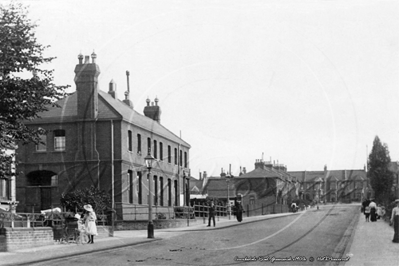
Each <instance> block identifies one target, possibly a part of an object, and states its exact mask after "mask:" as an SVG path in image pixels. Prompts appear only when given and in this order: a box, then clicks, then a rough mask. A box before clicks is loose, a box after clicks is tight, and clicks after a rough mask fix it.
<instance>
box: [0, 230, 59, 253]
mask: <svg viewBox="0 0 399 266" xmlns="http://www.w3.org/2000/svg"><path fill="white" fill-rule="evenodd" d="M53 244H54V240H53V230H52V228H51V227H43V228H1V229H0V252H4V251H10V250H18V249H23V248H29V247H38V246H47V245H53Z"/></svg>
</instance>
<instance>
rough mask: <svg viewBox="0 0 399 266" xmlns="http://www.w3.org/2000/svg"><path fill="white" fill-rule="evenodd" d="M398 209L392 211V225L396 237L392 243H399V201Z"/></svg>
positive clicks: (398, 202)
mask: <svg viewBox="0 0 399 266" xmlns="http://www.w3.org/2000/svg"><path fill="white" fill-rule="evenodd" d="M395 204H396V207H395V208H393V209H392V216H391V224H392V225H393V230H394V235H393V239H392V242H394V243H399V199H397V200H395Z"/></svg>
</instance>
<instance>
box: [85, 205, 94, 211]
mask: <svg viewBox="0 0 399 266" xmlns="http://www.w3.org/2000/svg"><path fill="white" fill-rule="evenodd" d="M83 208H84V209H85V210H86V211H88V212H94V210H93V207H91V205H90V204H87V205H84V206H83Z"/></svg>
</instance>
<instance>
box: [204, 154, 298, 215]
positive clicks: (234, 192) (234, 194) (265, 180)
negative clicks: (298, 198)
mask: <svg viewBox="0 0 399 266" xmlns="http://www.w3.org/2000/svg"><path fill="white" fill-rule="evenodd" d="M286 169H287V168H286V166H285V165H282V164H274V163H272V162H265V161H263V160H256V161H255V169H254V170H253V171H250V172H247V173H244V172H246V171H243V172H242V174H241V175H240V176H234V177H231V178H229V176H228V175H223V174H221V177H210V178H209V179H208V181H207V183H206V185H205V186H204V188H203V194H207V195H208V197H210V198H218V199H219V200H222V201H226V200H227V198H229V199H230V200H234V199H235V200H237V199H238V200H241V201H242V204H243V206H244V208H245V209H246V210H247V211H250V212H251V213H252V214H251V215H255V214H266V213H271V212H282V211H287V210H288V209H287V208H286V206H287V205H288V204H290V203H291V201H292V200H294V199H295V193H296V189H295V186H296V180H294V179H293V178H292V177H291V176H290V175H289V174H287V172H286ZM276 205H278V206H279V207H278V208H276ZM283 205H284V206H285V207H281V206H283Z"/></svg>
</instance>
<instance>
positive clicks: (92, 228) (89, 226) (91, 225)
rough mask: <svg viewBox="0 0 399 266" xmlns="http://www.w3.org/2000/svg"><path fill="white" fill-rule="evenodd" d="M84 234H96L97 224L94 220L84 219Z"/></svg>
mask: <svg viewBox="0 0 399 266" xmlns="http://www.w3.org/2000/svg"><path fill="white" fill-rule="evenodd" d="M85 225H86V228H85V229H86V234H88V235H93V236H96V235H98V234H97V225H96V222H94V221H86V224H85Z"/></svg>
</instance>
